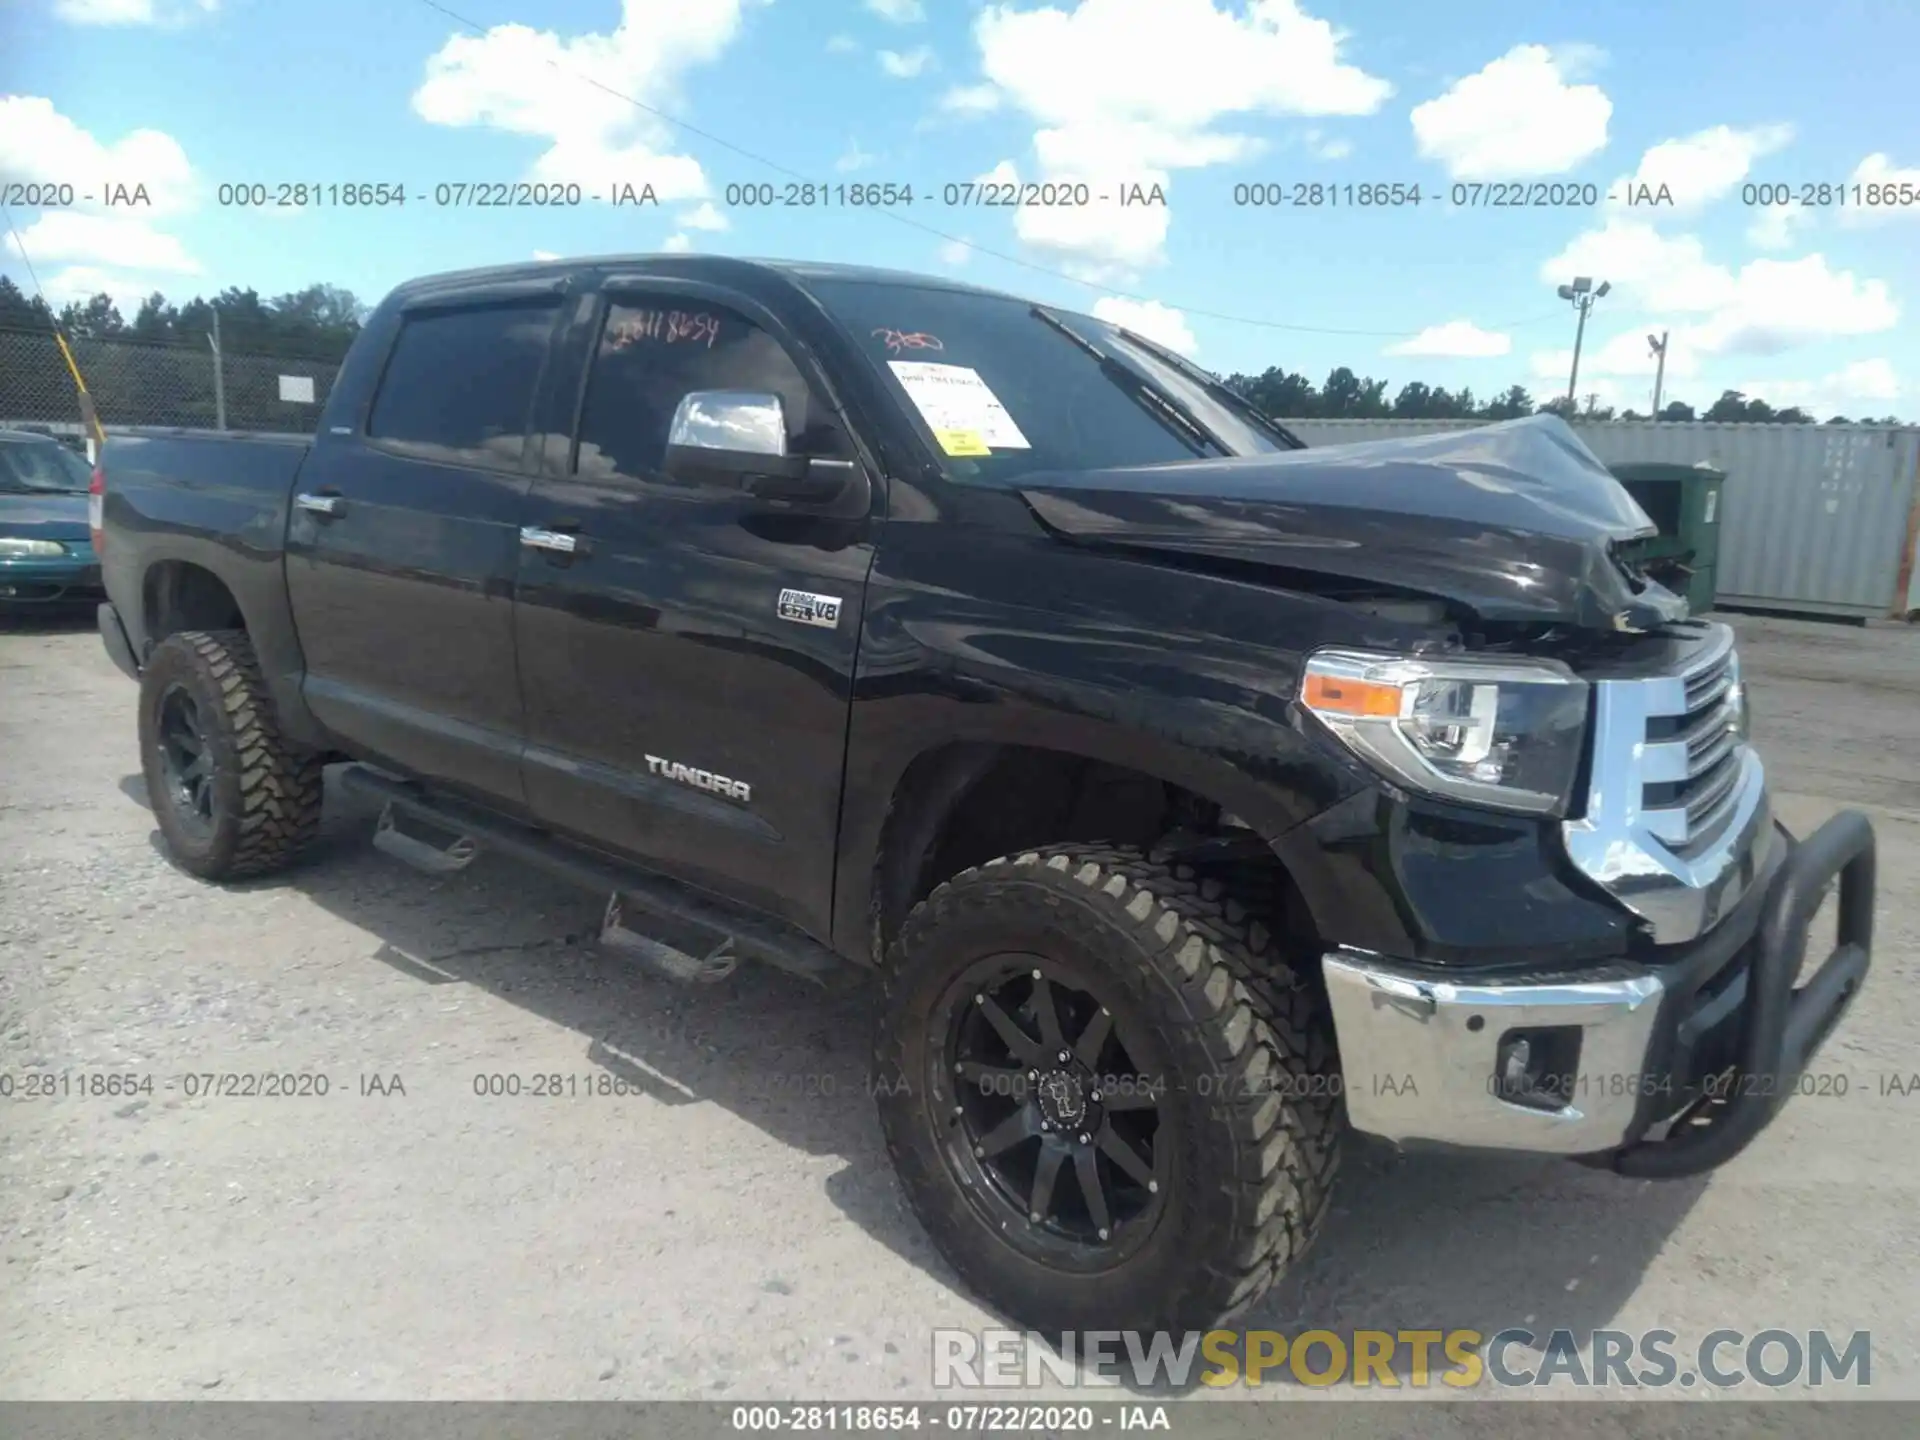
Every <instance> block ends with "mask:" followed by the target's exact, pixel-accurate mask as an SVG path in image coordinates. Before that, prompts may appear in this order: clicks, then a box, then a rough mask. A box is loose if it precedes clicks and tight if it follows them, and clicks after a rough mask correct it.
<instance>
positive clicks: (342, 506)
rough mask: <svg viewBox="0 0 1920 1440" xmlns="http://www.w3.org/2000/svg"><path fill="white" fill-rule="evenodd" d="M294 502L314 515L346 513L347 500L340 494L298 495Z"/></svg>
mask: <svg viewBox="0 0 1920 1440" xmlns="http://www.w3.org/2000/svg"><path fill="white" fill-rule="evenodd" d="M293 503H294V504H296V505H298V506H299V507H300V508H301V509H302V510H306V511H308V512H310V513H312V514H314V515H328V516H333V515H344V514H346V513H347V502H346V501H344V500H342V499H341V498H340V497H339V496H338V495H296V496H294V497H293Z"/></svg>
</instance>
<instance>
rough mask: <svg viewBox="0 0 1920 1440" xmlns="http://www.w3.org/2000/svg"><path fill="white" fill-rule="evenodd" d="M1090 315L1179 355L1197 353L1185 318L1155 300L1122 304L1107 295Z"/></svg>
mask: <svg viewBox="0 0 1920 1440" xmlns="http://www.w3.org/2000/svg"><path fill="white" fill-rule="evenodd" d="M1093 314H1094V318H1095V319H1097V320H1104V321H1106V322H1107V323H1108V324H1109V325H1118V326H1121V327H1122V328H1123V329H1127V330H1131V331H1133V332H1134V333H1135V334H1138V335H1144V336H1145V337H1146V338H1147V339H1149V340H1158V341H1159V342H1160V343H1161V344H1162V345H1165V346H1166V347H1167V348H1168V349H1170V350H1178V351H1179V352H1180V353H1181V354H1182V355H1193V354H1195V353H1197V352H1198V351H1199V349H1200V342H1199V341H1198V340H1196V339H1194V338H1193V328H1192V327H1191V326H1190V325H1188V324H1187V317H1186V316H1185V315H1183V314H1181V313H1180V312H1179V311H1178V310H1175V309H1173V308H1172V307H1171V306H1167V305H1162V304H1161V303H1160V302H1159V301H1158V300H1124V299H1122V298H1121V297H1120V296H1118V295H1106V296H1102V297H1101V298H1100V299H1099V300H1097V301H1095V302H1094V306H1093Z"/></svg>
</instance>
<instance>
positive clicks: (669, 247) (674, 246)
mask: <svg viewBox="0 0 1920 1440" xmlns="http://www.w3.org/2000/svg"><path fill="white" fill-rule="evenodd" d="M660 248H661V249H662V250H664V251H666V253H667V254H669V255H684V254H686V253H687V252H688V251H689V250H691V249H693V237H692V236H691V235H689V234H687V233H686V232H685V231H684V230H676V231H675V232H674V233H673V234H671V235H669V236H667V238H666V239H665V240H663V241H662V242H661V243H660Z"/></svg>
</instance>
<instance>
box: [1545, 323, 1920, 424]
mask: <svg viewBox="0 0 1920 1440" xmlns="http://www.w3.org/2000/svg"><path fill="white" fill-rule="evenodd" d="M1708 358H1709V359H1710V358H1712V357H1708ZM1572 359H1573V351H1572V350H1571V349H1563V350H1539V351H1535V352H1534V354H1533V355H1532V356H1531V357H1529V364H1530V369H1531V372H1532V373H1531V378H1532V379H1533V381H1534V389H1535V392H1536V393H1537V394H1538V395H1539V396H1540V397H1541V398H1542V399H1546V398H1551V396H1553V395H1559V394H1565V393H1566V388H1567V371H1568V367H1569V365H1570V364H1571V362H1572ZM1657 363H1658V362H1657V361H1656V360H1655V358H1654V357H1653V355H1652V354H1650V353H1649V350H1648V346H1647V337H1646V335H1645V333H1644V331H1641V330H1633V331H1622V332H1620V333H1619V334H1617V335H1614V336H1612V337H1611V338H1610V339H1609V340H1608V341H1607V342H1606V343H1605V344H1602V345H1599V346H1597V347H1596V346H1588V347H1587V348H1586V349H1585V350H1583V351H1582V352H1581V355H1580V381H1579V385H1580V390H1579V394H1580V403H1581V405H1582V406H1583V407H1584V406H1585V404H1586V400H1587V396H1588V395H1589V394H1596V395H1598V396H1599V397H1600V402H1601V403H1602V404H1605V405H1614V406H1617V407H1621V408H1626V407H1631V408H1633V409H1636V410H1638V411H1640V412H1641V413H1642V414H1646V413H1648V412H1649V411H1650V410H1651V409H1652V405H1653V381H1654V375H1655V371H1656V369H1657ZM1675 382H1679V384H1678V385H1676V383H1675ZM1682 390H1684V392H1685V393H1684V395H1683V394H1682V393H1681V391H1682ZM1723 390H1738V391H1739V392H1740V393H1741V394H1743V395H1746V396H1749V397H1758V398H1759V399H1762V400H1765V401H1766V402H1767V403H1768V404H1769V405H1772V406H1773V407H1775V408H1776V409H1785V408H1786V407H1788V406H1790V405H1798V406H1799V407H1800V408H1801V409H1803V410H1805V411H1806V412H1807V413H1808V414H1810V415H1813V416H1814V417H1815V418H1817V419H1825V418H1826V417H1827V416H1829V415H1851V416H1853V417H1855V418H1858V417H1859V416H1861V415H1863V414H1872V415H1884V414H1887V413H1888V412H1889V411H1890V410H1891V409H1892V408H1893V405H1894V403H1895V402H1896V401H1898V400H1899V399H1900V398H1901V395H1902V387H1901V385H1900V381H1899V377H1898V375H1897V374H1896V373H1895V371H1894V368H1893V365H1892V362H1890V361H1888V360H1884V359H1876V360H1860V361H1856V362H1854V363H1853V364H1850V365H1846V366H1843V367H1842V368H1840V369H1839V370H1835V371H1833V372H1831V373H1829V374H1826V375H1819V376H1814V377H1810V378H1809V377H1784V376H1779V375H1774V376H1771V377H1759V378H1755V377H1753V376H1751V375H1742V374H1740V373H1738V372H1733V371H1730V370H1728V369H1727V368H1726V367H1725V366H1724V365H1719V366H1715V367H1712V371H1711V373H1710V374H1709V372H1708V367H1706V366H1703V365H1702V363H1701V355H1700V353H1699V352H1698V351H1696V350H1694V349H1692V348H1689V347H1688V345H1687V343H1686V337H1685V336H1684V335H1683V334H1682V333H1680V332H1677V331H1676V332H1674V334H1673V335H1672V336H1671V337H1670V339H1669V342H1668V346H1667V370H1666V390H1665V394H1664V397H1663V398H1662V400H1661V404H1662V405H1664V404H1666V402H1667V401H1669V400H1676V399H1682V398H1684V399H1685V400H1686V401H1687V403H1688V404H1690V405H1692V406H1693V407H1694V408H1695V409H1696V410H1705V409H1706V408H1707V406H1709V405H1711V404H1712V403H1713V402H1714V401H1715V400H1717V399H1718V398H1719V396H1720V392H1721V391H1723Z"/></svg>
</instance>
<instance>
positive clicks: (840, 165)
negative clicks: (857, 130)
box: [833, 140, 880, 175]
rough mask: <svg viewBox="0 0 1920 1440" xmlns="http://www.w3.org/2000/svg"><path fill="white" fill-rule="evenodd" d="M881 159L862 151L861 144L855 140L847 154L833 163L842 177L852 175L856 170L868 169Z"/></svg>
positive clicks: (848, 147) (849, 146)
mask: <svg viewBox="0 0 1920 1440" xmlns="http://www.w3.org/2000/svg"><path fill="white" fill-rule="evenodd" d="M879 158H880V157H879V156H878V155H869V154H868V153H867V152H866V151H865V150H862V149H861V148H860V142H859V141H858V140H855V141H853V142H851V143H850V144H849V145H848V146H847V150H846V153H845V154H844V155H842V156H841V157H840V158H839V159H838V160H835V161H834V162H833V168H834V169H836V170H838V171H839V172H840V173H841V174H842V175H851V174H852V173H853V172H854V171H856V170H864V169H866V168H867V167H868V166H869V165H871V164H873V162H874V161H876V160H878V159H879Z"/></svg>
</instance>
